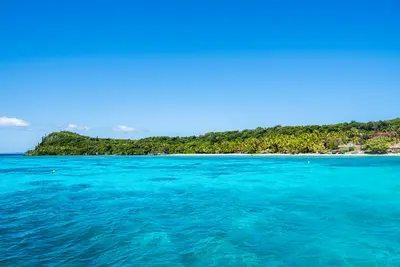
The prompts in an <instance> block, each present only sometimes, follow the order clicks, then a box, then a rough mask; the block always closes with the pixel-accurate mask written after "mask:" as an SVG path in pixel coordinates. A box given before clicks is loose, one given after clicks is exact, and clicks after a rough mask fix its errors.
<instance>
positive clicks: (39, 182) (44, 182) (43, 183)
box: [29, 180, 62, 186]
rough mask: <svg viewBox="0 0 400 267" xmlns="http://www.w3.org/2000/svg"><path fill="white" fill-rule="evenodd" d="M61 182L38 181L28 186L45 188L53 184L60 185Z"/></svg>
mask: <svg viewBox="0 0 400 267" xmlns="http://www.w3.org/2000/svg"><path fill="white" fill-rule="evenodd" d="M61 182H62V180H38V181H33V182H30V183H29V185H32V186H46V185H53V184H60V183H61Z"/></svg>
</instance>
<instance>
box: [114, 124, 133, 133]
mask: <svg viewBox="0 0 400 267" xmlns="http://www.w3.org/2000/svg"><path fill="white" fill-rule="evenodd" d="M114 131H115V132H124V133H131V132H136V129H135V128H133V127H129V126H124V125H118V126H116V127H114Z"/></svg>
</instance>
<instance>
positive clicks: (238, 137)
mask: <svg viewBox="0 0 400 267" xmlns="http://www.w3.org/2000/svg"><path fill="white" fill-rule="evenodd" d="M399 136H400V118H398V119H394V120H387V121H378V122H368V123H359V122H354V121H353V122H351V123H340V124H332V125H321V126H318V125H310V126H286V127H282V126H279V125H278V126H275V127H271V128H261V127H259V128H257V129H254V130H243V131H227V132H211V133H207V134H204V135H200V136H190V137H166V136H161V137H149V138H143V139H139V140H124V139H109V138H107V139H105V138H91V137H87V136H81V135H79V134H76V133H71V132H55V133H51V134H49V135H48V136H46V137H44V138H43V140H42V142H41V143H40V144H38V145H37V146H36V148H35V149H34V150H30V151H28V152H27V153H26V155H160V154H196V153H197V154H215V153H225V154H227V153H244V154H253V153H281V154H298V153H339V152H340V150H339V146H341V145H345V144H354V145H362V146H363V149H365V150H366V151H368V152H370V153H382V152H385V151H386V150H387V149H388V148H389V145H390V143H392V142H393V143H394V142H399ZM349 150H350V151H352V150H354V149H349Z"/></svg>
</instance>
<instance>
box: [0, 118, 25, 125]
mask: <svg viewBox="0 0 400 267" xmlns="http://www.w3.org/2000/svg"><path fill="white" fill-rule="evenodd" d="M29 125H30V124H29V123H28V122H26V121H24V120H21V119H17V118H8V117H0V127H26V126H29Z"/></svg>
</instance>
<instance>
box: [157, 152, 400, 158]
mask: <svg viewBox="0 0 400 267" xmlns="http://www.w3.org/2000/svg"><path fill="white" fill-rule="evenodd" d="M150 156H151V155H150ZM154 156H166V157H179V156H189V157H196V156H215V157H218V156H222V157H224V156H245V157H399V156H400V153H387V154H364V153H357V154H350V153H349V154H315V153H310V154H304V153H303V154H240V153H232V154H166V155H154Z"/></svg>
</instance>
